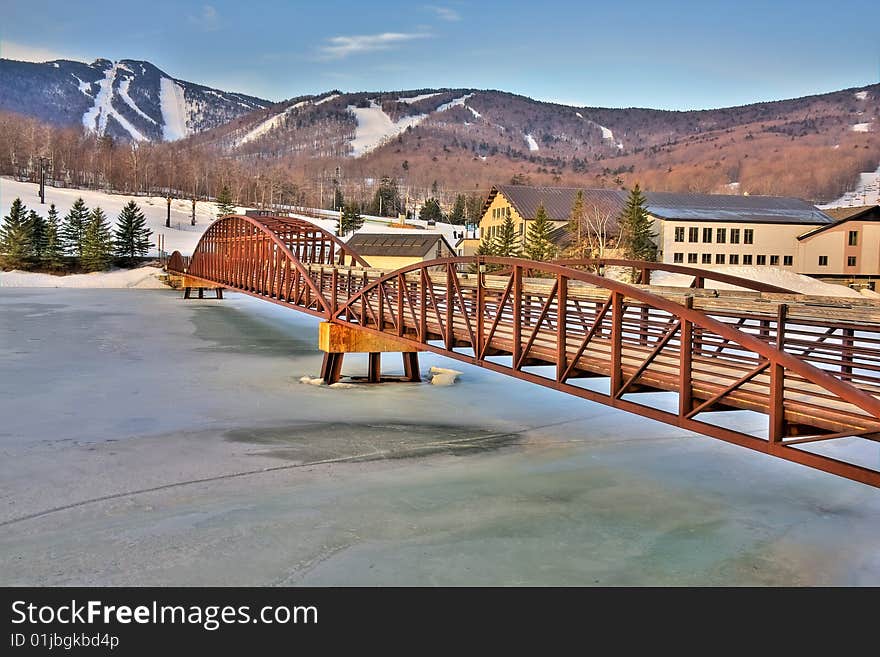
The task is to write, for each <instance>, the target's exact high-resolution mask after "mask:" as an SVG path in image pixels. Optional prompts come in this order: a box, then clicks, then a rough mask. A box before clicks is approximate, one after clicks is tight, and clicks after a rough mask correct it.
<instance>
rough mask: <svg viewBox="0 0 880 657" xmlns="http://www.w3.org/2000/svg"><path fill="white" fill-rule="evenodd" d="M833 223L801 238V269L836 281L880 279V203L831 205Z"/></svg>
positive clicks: (806, 272) (863, 281) (870, 282)
mask: <svg viewBox="0 0 880 657" xmlns="http://www.w3.org/2000/svg"><path fill="white" fill-rule="evenodd" d="M825 213H826V214H827V215H829V216H830V217H831V218H832V219H834V220H835V221H834V223H833V224H829V225H826V226H820V227H819V228H816V229H814V230H812V231H810V232H808V233H805V234H803V235H801V236H800V237H798V258H797V259H798V262H799V267H798V270H799V271H800V272H801V273H804V274H807V275H809V276H813V277H815V278H821V279H825V280H829V281H834V282H841V283H847V284H853V283H856V284H858V283H861V284H864V285H870V286H871V287H874V286H875V284H876V283H877V282H880V206H878V205H864V206H860V207H854V208H831V209H828V210H825Z"/></svg>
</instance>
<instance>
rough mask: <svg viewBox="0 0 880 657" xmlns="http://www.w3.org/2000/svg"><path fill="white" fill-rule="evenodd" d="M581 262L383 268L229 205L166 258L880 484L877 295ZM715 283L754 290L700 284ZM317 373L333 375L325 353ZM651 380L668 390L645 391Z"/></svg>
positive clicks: (318, 235) (406, 344) (192, 277)
mask: <svg viewBox="0 0 880 657" xmlns="http://www.w3.org/2000/svg"><path fill="white" fill-rule="evenodd" d="M583 264H590V263H584V262H580V261H578V262H569V263H567V264H566V263H564V262H558V263H546V262H535V261H529V260H524V259H518V258H492V257H479V258H474V257H464V258H444V259H438V260H432V261H428V262H423V263H418V264H415V265H411V266H408V267H404V268H402V269H399V270H396V271H385V270H381V269H374V268H370V267H368V266H367V264H366V262H364V260H363V259H362V258H360V256H358V255H357V254H356V253H355V252H354V251H353V250H352V249H350V248H349V247H347V246H346V245H345V244H344V243H342V242H341V241H340V240H338V239H337V238H336V237H335V236H333V235H331V234H330V233H328V232H326V231H324V230H322V229H321V228H319V227H317V226H315V225H313V224H311V223H309V222H306V221H302V220H298V219H286V218H285V219H281V218H275V217H259V218H252V217H244V216H237V215H230V216H226V217H223V218H221V219H218V220H217V221H216V222H214V223H213V224H212V225H211V226H210V227H209V228H208V229H207V230H206V232H205V234H204V235H203V237H202V239H201V240H200V242H199V243H198V245H197V247H196V249H195V252H194V253H193V255H192V258H191V259H189V258H184V257H183V256H181V255H180V254H179V253H177V252H175V253H174V254H173V255H172V257H171V259H170V261H169V263H168V269H169V273H172V274H177V275H181V276H184V277H185V280H186V281H187V282H186V283H185V284H186V285H188V286H195V287H205V288H229V289H233V290H237V291H239V292H243V293H245V294H249V295H252V296H255V297H257V298H260V299H264V300H267V301H271V302H273V303H277V304H280V305H282V306H286V307H289V308H292V309H295V310H299V311H301V312H305V313H308V314H311V315H314V316H317V317H320V318H322V319H324V320H325V321H326V322H330V323H332V324H336V325H342V326H345V327H348V328H349V329H353V330H356V331H357V332H358V334H364V335H372V336H381V337H382V338H383V339H390V340H392V341H394V343H395V344H399V345H400V346H401V349H400V350H401V351H406V350H409V351H414V350H418V351H431V352H434V353H437V354H441V355H444V356H447V357H449V358H453V359H456V360H460V361H463V362H466V363H471V364H474V365H478V366H480V367H484V368H487V369H490V370H493V371H495V372H501V373H503V374H507V375H509V376H513V377H516V378H519V379H523V380H526V381H529V382H531V383H534V384H538V385H542V386H545V387H549V388H553V389H556V390H560V391H563V392H566V393H569V394H572V395H575V396H578V397H582V398H584V399H588V400H590V401H594V402H599V403H602V404H606V405H608V406H612V407H615V408H618V409H621V410H624V411H628V412H631V413H636V414H638V415H642V416H645V417H649V418H652V419H654V420H658V421H661V422H666V423H667V424H671V425H675V426H678V427H681V428H684V429H688V430H690V431H694V432H697V433H700V434H704V435H707V436H711V437H714V438H718V439H721V440H724V441H727V442H730V443H733V444H736V445H741V446H743V447H748V448H750V449H754V450H756V451H759V452H764V453H765V454H770V455H772V456H776V457H779V458H782V459H786V460H789V461H793V462H796V463H800V464H803V465H806V466H809V467H812V468H816V469H819V470H823V471H826V472H830V473H833V474H836V475H839V476H841V477H846V478H848V479H852V480H855V481H859V482H862V483H866V484H869V485H872V486H878V487H880V470H878V463H877V462H878V454H877V452H878V450H877V449H865V447H876V445H873V443H871V442H868V441H874V442H876V441H878V440H880V306H878V305H877V304H875V303H873V302H870V301H868V300H865V301H862V300H860V299H854V300H850V299H828V298H818V297H806V296H803V295H798V294H795V293H792V292H789V291H787V290H782V289H781V288H773V289H772V290H769V291H768V290H767V286H765V285H762V284H760V283H757V282H754V281H748V280H744V279H736V278H735V277H729V276H724V275H720V274H717V273H714V272H711V271H707V270H697V269H689V268H687V267H678V266H667V265H662V264H658V263H649V264H647V265H646V263H632V262H629V261H614V262H613V264H623V265H624V266H635V267H637V268H639V269H642V270H651V269H666V270H670V271H673V270H674V271H676V272H679V273H689V274H691V275H694V276H695V283H696V284H697V287H696V289H688V288H662V287H649V286H644V285H629V284H625V283H620V282H617V281H614V280H610V279H607V278H604V277H602V276H598V275H596V274H593V273H590V272H588V271H584V270H583V269H581V268H579V267H580V265H583ZM592 264H595V263H592ZM606 264H612V263H609V262H606ZM487 269H488V270H495V273H486V271H485V270H487ZM707 280H720V281H722V282H726V283H731V284H735V285H739V286H740V287H743V288H746V290H743V291H735V292H733V291H729V292H722V291H717V290H712V289H699V288H701V287H703V286H704V284H705V282H706V281H707ZM330 356H331V358H330V359H329V360H330V361H332V354H331V355H330ZM324 376H325V378H330V379H332V378H334V377H336V376H338V364H336V365H335V366H334V364H333V363H332V362H330V364H329V365H328V358H326V357H325V371H324ZM658 392H665V393H674V394H672V395H670V394H666V395H656V394H649V393H658ZM718 411H751V412H752V413H758V414H761V415H763V416H764V418H765V422H764V423H762V426H763V427H764V428H763V429H762V430H760V431H755V432H750V431H747V430H745V429H744V428H743V427H742V426H741V422H742V417H743V415H742V414H740V413H721V414H719V413H718ZM536 412H540V409H536ZM747 424H748V425H749V426H751V425H754V421H753V420H752V421H749V422H747Z"/></svg>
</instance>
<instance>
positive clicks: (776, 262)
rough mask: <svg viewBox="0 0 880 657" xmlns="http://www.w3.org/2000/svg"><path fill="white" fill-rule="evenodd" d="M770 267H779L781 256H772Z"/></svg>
mask: <svg viewBox="0 0 880 657" xmlns="http://www.w3.org/2000/svg"><path fill="white" fill-rule="evenodd" d="M770 265H771V266H772V267H778V266H779V256H770Z"/></svg>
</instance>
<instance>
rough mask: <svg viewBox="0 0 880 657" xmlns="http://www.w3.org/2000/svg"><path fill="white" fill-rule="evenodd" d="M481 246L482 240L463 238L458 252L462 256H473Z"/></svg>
mask: <svg viewBox="0 0 880 657" xmlns="http://www.w3.org/2000/svg"><path fill="white" fill-rule="evenodd" d="M478 248H480V240H475V239H466V240H461V241H460V242H459V243H458V254H457V255H460V256H465V257H466V256H472V255H476V254H477V249H478Z"/></svg>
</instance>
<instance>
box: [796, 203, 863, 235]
mask: <svg viewBox="0 0 880 657" xmlns="http://www.w3.org/2000/svg"><path fill="white" fill-rule="evenodd" d="M823 212H825V214H827V215H828V216H829V217H831V218H832V219H833V220H834V221H832V222H831V223H830V224H827V225H825V226H818V227H817V228H814V229H813V230H811V231H810V232H808V233H804V234H803V235H801V236H799V237H798V240H805V239H807V238H808V237H812V236H813V235H817V234H818V233H821V232H823V231H826V230H828V229H829V228H834V227H835V226H839V225H840V224H845V223H846V222H847V221H852V220H854V219H858V220H859V221H880V205H857V206H855V207H851V208H828V209H826V210H823Z"/></svg>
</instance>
